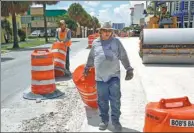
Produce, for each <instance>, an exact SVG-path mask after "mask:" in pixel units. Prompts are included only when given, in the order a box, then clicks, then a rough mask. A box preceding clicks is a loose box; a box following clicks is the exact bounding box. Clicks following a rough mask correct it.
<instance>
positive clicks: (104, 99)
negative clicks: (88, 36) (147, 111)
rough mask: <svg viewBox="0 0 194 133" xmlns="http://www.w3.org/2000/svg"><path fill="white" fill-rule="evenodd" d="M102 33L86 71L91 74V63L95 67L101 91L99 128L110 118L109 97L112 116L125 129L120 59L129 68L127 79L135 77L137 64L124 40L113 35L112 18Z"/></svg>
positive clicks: (117, 125)
mask: <svg viewBox="0 0 194 133" xmlns="http://www.w3.org/2000/svg"><path fill="white" fill-rule="evenodd" d="M99 33H100V37H98V38H97V39H95V40H94V41H93V44H92V48H91V51H90V53H89V56H88V59H87V63H86V66H85V70H84V74H85V76H87V74H88V72H89V68H90V67H94V68H95V74H96V75H95V80H96V85H97V93H98V107H99V110H100V117H101V123H100V124H99V130H106V128H107V126H108V122H109V114H108V112H109V101H110V105H111V110H112V111H111V119H112V124H113V126H114V127H115V130H116V131H121V130H122V126H121V124H120V121H119V118H120V115H121V111H120V106H121V90H120V62H119V60H120V61H121V62H122V64H123V66H124V67H125V69H126V77H125V80H131V79H132V78H133V68H132V67H131V65H130V62H129V59H128V56H127V52H126V50H125V49H124V47H123V45H122V43H121V41H120V40H119V39H118V38H115V37H113V36H112V34H113V29H112V27H111V24H110V23H109V22H106V23H104V24H103V26H102V28H100V31H99Z"/></svg>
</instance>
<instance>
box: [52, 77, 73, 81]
mask: <svg viewBox="0 0 194 133" xmlns="http://www.w3.org/2000/svg"><path fill="white" fill-rule="evenodd" d="M71 79H72V77H71V76H64V77H55V80H56V81H57V82H59V81H68V80H71Z"/></svg>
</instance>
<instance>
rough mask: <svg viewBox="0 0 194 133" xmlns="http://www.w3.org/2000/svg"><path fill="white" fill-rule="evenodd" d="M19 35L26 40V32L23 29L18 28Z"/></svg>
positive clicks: (21, 39) (22, 39)
mask: <svg viewBox="0 0 194 133" xmlns="http://www.w3.org/2000/svg"><path fill="white" fill-rule="evenodd" d="M18 36H19V37H20V41H25V40H26V33H25V32H24V31H23V30H21V29H18Z"/></svg>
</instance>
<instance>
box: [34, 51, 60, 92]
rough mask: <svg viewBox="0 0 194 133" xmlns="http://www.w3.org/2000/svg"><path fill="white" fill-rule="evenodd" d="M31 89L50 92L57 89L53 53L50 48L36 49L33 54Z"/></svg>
mask: <svg viewBox="0 0 194 133" xmlns="http://www.w3.org/2000/svg"><path fill="white" fill-rule="evenodd" d="M31 67H32V68H31V79H32V80H31V91H32V93H34V94H49V93H52V92H54V91H55V89H56V85H55V76H54V62H53V55H52V53H51V51H49V50H48V49H41V50H34V51H33V53H32V54H31Z"/></svg>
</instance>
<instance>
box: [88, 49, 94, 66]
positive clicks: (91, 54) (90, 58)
mask: <svg viewBox="0 0 194 133" xmlns="http://www.w3.org/2000/svg"><path fill="white" fill-rule="evenodd" d="M93 66H94V47H93V46H92V48H91V50H90V53H89V56H88V59H87V62H86V68H89V67H93Z"/></svg>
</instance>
